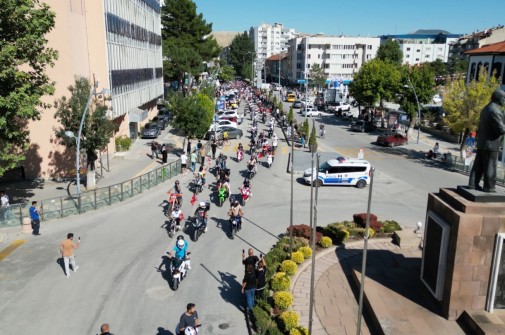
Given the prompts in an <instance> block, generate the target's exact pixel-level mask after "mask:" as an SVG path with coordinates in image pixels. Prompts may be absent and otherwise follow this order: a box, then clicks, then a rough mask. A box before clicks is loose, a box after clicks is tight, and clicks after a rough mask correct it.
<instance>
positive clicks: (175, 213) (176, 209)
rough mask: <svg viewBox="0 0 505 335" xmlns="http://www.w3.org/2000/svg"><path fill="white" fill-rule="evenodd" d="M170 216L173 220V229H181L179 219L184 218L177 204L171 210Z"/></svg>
mask: <svg viewBox="0 0 505 335" xmlns="http://www.w3.org/2000/svg"><path fill="white" fill-rule="evenodd" d="M170 218H171V219H174V220H175V230H176V231H179V230H180V229H181V220H184V214H182V210H181V208H180V207H179V206H178V205H176V206H175V207H174V209H173V210H172V213H171V214H170Z"/></svg>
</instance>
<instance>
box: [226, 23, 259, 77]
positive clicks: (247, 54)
mask: <svg viewBox="0 0 505 335" xmlns="http://www.w3.org/2000/svg"><path fill="white" fill-rule="evenodd" d="M255 57H256V53H255V52H254V42H253V41H251V39H250V38H249V36H248V35H247V32H245V31H244V33H242V34H239V35H237V36H235V37H234V38H233V40H232V41H231V44H230V46H229V47H228V64H230V65H231V66H233V67H234V68H235V72H236V73H237V74H238V75H239V76H241V77H242V78H249V79H252V75H253V73H252V71H251V64H252V62H253V59H254V58H255Z"/></svg>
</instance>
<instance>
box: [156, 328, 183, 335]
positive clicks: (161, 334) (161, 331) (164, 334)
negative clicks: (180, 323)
mask: <svg viewBox="0 0 505 335" xmlns="http://www.w3.org/2000/svg"><path fill="white" fill-rule="evenodd" d="M157 331H158V332H157V333H156V335H178V334H174V333H172V332H171V331H170V330H166V329H165V328H163V327H158V329H157Z"/></svg>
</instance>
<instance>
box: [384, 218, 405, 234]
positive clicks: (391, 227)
mask: <svg viewBox="0 0 505 335" xmlns="http://www.w3.org/2000/svg"><path fill="white" fill-rule="evenodd" d="M397 230H402V227H401V226H400V225H399V224H398V222H396V221H394V220H386V221H383V222H382V228H381V229H380V232H381V233H386V234H390V233H394V232H395V231H397Z"/></svg>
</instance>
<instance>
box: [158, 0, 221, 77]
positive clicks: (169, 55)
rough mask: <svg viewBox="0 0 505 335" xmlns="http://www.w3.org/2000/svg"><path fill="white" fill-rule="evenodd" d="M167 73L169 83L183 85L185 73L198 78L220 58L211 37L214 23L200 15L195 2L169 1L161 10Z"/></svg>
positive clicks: (217, 48)
mask: <svg viewBox="0 0 505 335" xmlns="http://www.w3.org/2000/svg"><path fill="white" fill-rule="evenodd" d="M161 25H162V27H163V28H162V32H161V33H162V39H163V50H162V52H163V58H164V61H163V73H164V77H165V79H166V80H167V81H170V80H177V81H179V82H181V81H182V77H183V75H184V72H189V73H192V74H193V75H195V76H198V75H199V74H200V72H202V71H203V64H202V63H203V62H206V61H210V60H212V59H213V58H215V57H217V56H218V55H219V53H220V51H221V50H220V48H219V46H218V45H217V42H216V40H215V39H214V37H213V36H212V35H211V33H212V23H207V21H205V19H204V18H203V15H202V14H201V13H200V14H197V13H196V5H195V3H194V2H193V1H191V0H165V4H164V6H162V7H161Z"/></svg>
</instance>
